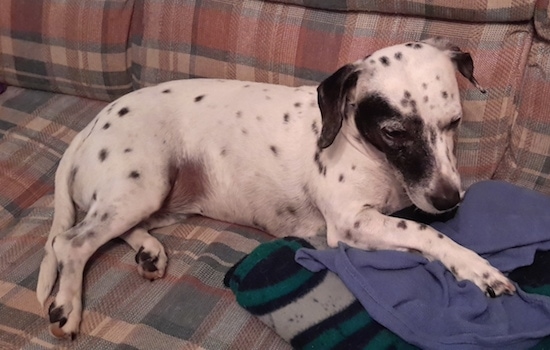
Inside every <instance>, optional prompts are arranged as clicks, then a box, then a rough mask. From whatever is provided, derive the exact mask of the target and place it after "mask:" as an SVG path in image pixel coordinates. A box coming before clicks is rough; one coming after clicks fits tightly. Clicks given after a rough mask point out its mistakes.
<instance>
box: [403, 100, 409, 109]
mask: <svg viewBox="0 0 550 350" xmlns="http://www.w3.org/2000/svg"><path fill="white" fill-rule="evenodd" d="M401 106H403V108H407V107H408V106H409V100H407V99H406V98H404V99H401Z"/></svg>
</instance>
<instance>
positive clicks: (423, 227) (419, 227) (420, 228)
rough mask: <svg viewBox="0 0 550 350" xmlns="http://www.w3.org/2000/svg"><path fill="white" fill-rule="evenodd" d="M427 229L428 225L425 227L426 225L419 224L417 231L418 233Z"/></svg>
mask: <svg viewBox="0 0 550 350" xmlns="http://www.w3.org/2000/svg"><path fill="white" fill-rule="evenodd" d="M427 228H428V225H426V224H419V225H418V229H419V230H420V231H424V230H425V229H427Z"/></svg>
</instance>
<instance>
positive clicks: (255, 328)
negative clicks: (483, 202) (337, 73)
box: [0, 0, 550, 350]
mask: <svg viewBox="0 0 550 350" xmlns="http://www.w3.org/2000/svg"><path fill="white" fill-rule="evenodd" d="M0 9H1V10H0V83H3V84H5V85H7V89H6V91H5V92H3V93H2V94H0V206H1V207H0V348H1V349H42V348H48V349H52V348H56V349H59V348H64V347H67V348H71V349H92V348H94V349H108V348H117V349H130V348H136V349H194V348H204V349H262V350H263V349H285V348H288V347H289V346H288V345H287V344H286V343H284V341H282V340H281V339H280V338H279V337H278V336H277V335H276V334H275V333H273V332H272V331H271V330H269V329H268V328H266V327H265V326H264V325H263V324H262V323H261V322H259V321H258V320H257V319H255V318H254V317H252V316H250V315H249V314H248V313H247V312H246V311H244V310H242V309H241V308H240V307H239V306H238V305H237V304H236V302H235V299H234V297H233V295H232V294H231V292H230V291H229V290H227V289H225V288H224V287H223V283H222V281H223V276H224V274H225V272H226V271H227V270H228V269H229V267H230V266H232V265H233V264H234V263H235V262H236V261H238V260H239V259H240V258H241V257H242V256H243V255H245V254H246V253H248V252H250V251H251V250H252V249H253V248H254V247H256V246H257V245H258V244H259V243H261V242H265V241H268V240H270V239H271V238H270V237H269V236H268V235H266V234H265V233H262V232H260V231H257V230H254V229H251V228H245V227H241V226H237V225H232V224H229V223H224V222H218V221H214V220H211V219H207V218H201V217H195V218H192V219H188V220H186V221H184V222H183V223H181V224H179V225H174V226H170V227H167V228H164V229H160V230H157V231H155V235H156V236H157V237H158V238H159V239H160V241H161V242H162V243H163V244H164V245H165V246H166V247H167V251H168V254H169V258H170V262H169V267H168V271H167V275H166V277H165V278H164V279H162V280H158V281H155V282H153V283H150V282H148V281H145V280H144V279H142V278H141V277H140V276H139V275H138V274H137V273H136V271H135V262H134V254H135V253H134V252H132V251H131V250H130V249H129V248H128V247H127V246H125V245H124V244H123V243H122V242H121V241H113V242H110V243H108V244H106V245H105V246H104V247H102V248H101V249H100V251H98V252H97V254H95V255H94V256H93V258H92V259H91V261H90V262H89V264H88V266H87V270H86V276H85V282H84V284H85V290H84V301H85V304H84V310H85V311H84V317H83V322H82V325H81V334H80V335H79V336H78V337H77V339H76V340H75V341H73V342H68V341H58V340H56V339H53V338H52V337H51V336H50V335H49V334H48V327H47V322H46V319H45V311H44V310H42V309H41V308H40V306H39V304H38V302H37V301H36V298H35V295H34V289H35V286H36V279H37V274H38V266H39V263H40V260H41V258H42V254H43V250H42V247H43V245H44V243H45V241H46V236H47V233H48V230H49V226H50V223H51V219H52V214H53V178H54V173H55V169H56V166H57V164H58V162H59V159H60V157H61V155H62V154H63V151H64V150H65V148H66V147H67V145H68V143H69V142H70V141H71V139H72V138H73V137H74V136H75V134H76V133H77V132H78V131H79V130H81V129H82V128H83V127H84V126H85V125H86V124H87V123H88V122H89V121H90V120H91V119H92V118H93V117H94V116H95V115H96V113H98V112H99V110H100V109H101V108H103V107H104V106H105V105H106V104H107V103H108V101H111V100H113V99H115V98H117V97H119V96H121V95H123V94H125V93H127V92H129V91H131V90H133V89H138V88H141V87H143V86H148V85H152V84H156V83H159V82H162V81H166V80H171V79H181V78H194V77H212V78H230V79H241V80H254V81H263V82H270V83H276V84H285V85H293V86H295V85H299V84H316V83H317V82H319V81H320V80H322V79H323V78H324V77H326V76H327V75H328V74H329V73H330V72H332V71H334V70H335V69H336V68H338V67H339V66H341V65H343V64H345V63H347V62H349V61H352V60H355V59H357V58H359V57H363V56H365V55H366V54H367V53H369V52H371V51H373V50H376V49H378V48H381V47H384V46H387V45H390V44H396V43H401V42H404V41H409V40H418V39H423V38H426V37H430V36H444V37H448V38H450V39H451V40H452V41H454V43H456V44H457V45H458V46H460V47H461V48H462V49H463V50H465V51H469V52H471V53H472V55H473V57H474V61H475V63H476V72H477V78H478V80H479V81H480V83H481V84H482V85H483V86H484V87H485V88H486V89H487V90H488V94H486V95H483V94H480V93H479V92H478V91H477V90H476V89H475V88H474V87H472V86H470V85H469V84H468V82H467V81H466V80H465V79H459V84H460V88H461V95H462V98H463V100H464V103H463V105H464V124H463V127H462V129H461V135H460V139H459V145H458V153H459V163H460V169H461V173H462V175H463V179H464V185H465V186H468V185H470V184H472V183H473V182H476V181H479V180H482V179H488V178H494V179H502V180H506V181H509V182H512V183H515V184H518V185H520V186H524V187H527V188H531V189H535V190H538V191H541V192H544V193H548V194H550V43H549V40H550V19H549V13H550V5H549V0H514V1H511V0H510V1H497V0H468V1H460V2H451V1H445V0H430V1H427V0H401V1H400V0H388V1H369V0H354V1H352V0H348V1H339V0H286V1H285V0H281V1H260V0H244V1H242V0H203V1H190V0H170V1H166V0H93V1H90V0H40V1H36V0H0Z"/></svg>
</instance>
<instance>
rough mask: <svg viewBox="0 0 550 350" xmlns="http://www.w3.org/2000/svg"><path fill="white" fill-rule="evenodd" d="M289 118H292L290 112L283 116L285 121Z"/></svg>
mask: <svg viewBox="0 0 550 350" xmlns="http://www.w3.org/2000/svg"><path fill="white" fill-rule="evenodd" d="M289 119H290V115H289V114H288V113H285V115H284V116H283V121H284V122H285V123H288V121H289Z"/></svg>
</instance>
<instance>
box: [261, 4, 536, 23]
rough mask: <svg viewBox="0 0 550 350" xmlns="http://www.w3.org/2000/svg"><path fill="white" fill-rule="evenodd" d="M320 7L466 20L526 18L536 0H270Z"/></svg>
mask: <svg viewBox="0 0 550 350" xmlns="http://www.w3.org/2000/svg"><path fill="white" fill-rule="evenodd" d="M270 1H274V2H280V3H286V4H294V5H301V6H307V7H313V8H318V9H324V10H333V11H334V10H336V11H370V12H380V13H389V14H400V15H410V16H422V17H429V18H438V19H450V20H453V21H456V20H459V21H468V22H513V21H528V20H530V19H531V18H532V17H533V8H534V6H535V2H536V0H519V1H497V0H468V1H447V0H431V1H428V0H405V1H403V0H390V1H371V0H347V1H341V0H328V1H327V0H270Z"/></svg>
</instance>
